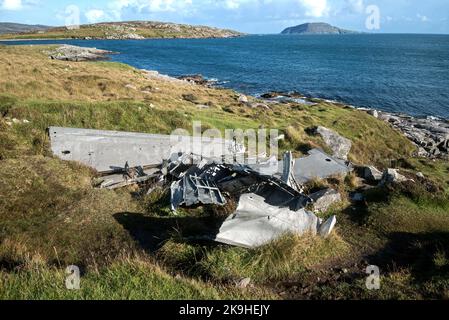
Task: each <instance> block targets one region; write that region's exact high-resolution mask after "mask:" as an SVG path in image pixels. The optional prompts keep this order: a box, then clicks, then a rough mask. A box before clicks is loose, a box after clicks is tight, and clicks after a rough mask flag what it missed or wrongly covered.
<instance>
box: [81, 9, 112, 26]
mask: <svg viewBox="0 0 449 320" xmlns="http://www.w3.org/2000/svg"><path fill="white" fill-rule="evenodd" d="M84 15H85V16H86V19H87V21H88V22H90V23H95V22H99V21H101V20H105V19H107V15H106V13H105V12H104V11H103V10H99V9H92V10H89V11H87V12H86V13H85V14H84Z"/></svg>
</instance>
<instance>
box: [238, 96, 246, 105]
mask: <svg viewBox="0 0 449 320" xmlns="http://www.w3.org/2000/svg"><path fill="white" fill-rule="evenodd" d="M238 101H239V102H240V103H248V97H247V96H245V95H244V94H241V95H239V98H238Z"/></svg>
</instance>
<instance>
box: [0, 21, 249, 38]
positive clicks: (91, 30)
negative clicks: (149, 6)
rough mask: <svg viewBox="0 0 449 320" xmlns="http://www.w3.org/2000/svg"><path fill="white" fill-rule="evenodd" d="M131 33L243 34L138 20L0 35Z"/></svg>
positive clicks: (158, 35)
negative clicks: (140, 21)
mask: <svg viewBox="0 0 449 320" xmlns="http://www.w3.org/2000/svg"><path fill="white" fill-rule="evenodd" d="M129 33H133V34H137V35H139V36H142V37H145V38H214V37H222V36H223V35H228V34H232V35H235V36H238V35H241V34H240V33H239V32H236V31H232V30H222V29H217V28H210V27H205V26H204V27H203V26H190V25H174V24H166V23H151V24H149V25H145V24H142V23H139V22H136V23H134V22H129V23H101V24H90V25H82V26H80V28H79V29H67V28H63V27H58V28H51V29H48V30H45V32H28V33H21V34H4V35H0V39H16V40H20V39H70V38H74V39H83V38H86V37H90V38H101V39H102V38H107V37H108V36H111V35H121V34H129Z"/></svg>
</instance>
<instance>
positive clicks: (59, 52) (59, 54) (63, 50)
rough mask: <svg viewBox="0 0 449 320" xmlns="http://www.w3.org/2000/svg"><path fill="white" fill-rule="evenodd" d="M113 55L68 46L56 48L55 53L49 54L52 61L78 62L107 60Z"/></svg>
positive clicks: (104, 51) (97, 50) (107, 52)
mask: <svg viewBox="0 0 449 320" xmlns="http://www.w3.org/2000/svg"><path fill="white" fill-rule="evenodd" d="M113 53H114V52H111V51H106V50H100V49H97V48H85V47H77V46H72V45H67V44H65V45H62V46H60V47H58V48H56V49H55V50H54V51H51V52H47V54H48V55H49V57H50V58H51V59H56V60H63V61H76V62H79V61H95V60H104V59H107V55H108V54H113Z"/></svg>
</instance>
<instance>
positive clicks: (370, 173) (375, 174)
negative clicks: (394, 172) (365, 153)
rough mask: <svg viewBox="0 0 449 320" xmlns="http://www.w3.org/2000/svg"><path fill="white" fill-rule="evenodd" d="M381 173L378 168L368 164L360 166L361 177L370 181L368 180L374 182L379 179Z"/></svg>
mask: <svg viewBox="0 0 449 320" xmlns="http://www.w3.org/2000/svg"><path fill="white" fill-rule="evenodd" d="M382 176H383V173H382V172H381V171H379V170H377V168H376V167H373V166H368V167H364V168H362V178H363V179H365V180H367V181H370V182H376V181H380V180H381V179H382Z"/></svg>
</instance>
